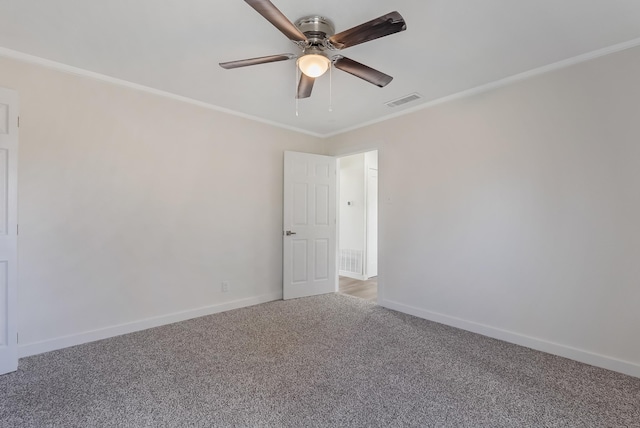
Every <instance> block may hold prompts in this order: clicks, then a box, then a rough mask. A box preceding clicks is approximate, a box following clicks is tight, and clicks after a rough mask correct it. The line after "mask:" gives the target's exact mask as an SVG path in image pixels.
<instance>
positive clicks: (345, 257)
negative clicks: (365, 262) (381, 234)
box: [340, 250, 363, 275]
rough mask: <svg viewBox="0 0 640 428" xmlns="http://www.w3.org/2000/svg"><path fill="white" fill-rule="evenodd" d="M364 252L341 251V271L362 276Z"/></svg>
mask: <svg viewBox="0 0 640 428" xmlns="http://www.w3.org/2000/svg"><path fill="white" fill-rule="evenodd" d="M362 256H363V254H362V250H340V270H341V271H343V272H348V273H353V274H357V275H362V273H363V272H362V258H363V257H362Z"/></svg>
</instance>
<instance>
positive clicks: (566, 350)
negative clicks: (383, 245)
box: [378, 299, 640, 378]
mask: <svg viewBox="0 0 640 428" xmlns="http://www.w3.org/2000/svg"><path fill="white" fill-rule="evenodd" d="M378 304H379V305H380V306H384V307H385V308H388V309H393V310H395V311H398V312H403V313H406V314H409V315H414V316H416V317H419V318H424V319H426V320H429V321H434V322H437V323H440V324H445V325H449V326H452V327H456V328H460V329H462V330H467V331H471V332H473V333H478V334H482V335H483V336H488V337H492V338H494V339H499V340H503V341H505V342H509V343H514V344H516V345H521V346H526V347H527V348H531V349H535V350H537V351H542V352H546V353H549V354H553V355H558V356H560V357H564V358H569V359H571V360H575V361H579V362H581V363H585V364H590V365H592V366H596V367H601V368H604V369H608V370H613V371H615V372H619V373H624V374H626V375H629V376H634V377H638V378H640V365H639V364H636V363H632V362H629V361H623V360H619V359H616V358H613V357H608V356H606V355H600V354H595V353H593V352H589V351H585V350H583V349H577V348H573V347H571V346H567V345H562V344H559V343H554V342H549V341H546V340H543V339H538V338H535V337H530V336H526V335H523V334H520V333H515V332H512V331H508V330H502V329H499V328H495V327H491V326H488V325H484V324H479V323H476V322H473V321H467V320H464V319H461V318H456V317H452V316H449V315H444V314H439V313H437V312H432V311H429V310H426V309H420V308H416V307H413V306H409V305H405V304H402V303H398V302H394V301H392V300H387V299H384V300H380V301H379V302H378Z"/></svg>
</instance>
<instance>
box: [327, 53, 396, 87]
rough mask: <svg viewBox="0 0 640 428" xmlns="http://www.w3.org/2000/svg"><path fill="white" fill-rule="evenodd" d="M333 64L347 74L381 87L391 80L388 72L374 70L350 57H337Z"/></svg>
mask: <svg viewBox="0 0 640 428" xmlns="http://www.w3.org/2000/svg"><path fill="white" fill-rule="evenodd" d="M333 65H334V66H335V67H336V68H337V69H339V70H342V71H346V72H347V73H349V74H353V75H354V76H356V77H359V78H361V79H363V80H366V81H367V82H369V83H373V84H374V85H376V86H378V87H380V88H382V87H384V86H387V85H388V84H389V82H391V81H392V80H393V77H391V76H389V75H388V74H384V73H383V72H381V71H378V70H375V69H373V68H371V67H367V66H366V65H364V64H360V63H359V62H356V61H354V60H352V59H349V58H345V57H343V56H340V57H338V59H336V60H334V61H333Z"/></svg>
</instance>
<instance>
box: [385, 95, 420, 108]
mask: <svg viewBox="0 0 640 428" xmlns="http://www.w3.org/2000/svg"><path fill="white" fill-rule="evenodd" d="M420 98H422V95H420V94H419V93H417V92H414V93H413V94H409V95H405V96H404V97H401V98H397V99H395V100H391V101H387V102H386V103H385V104H386V105H387V107H398V106H401V105H403V104H406V103H410V102H411V101H415V100H419V99H420Z"/></svg>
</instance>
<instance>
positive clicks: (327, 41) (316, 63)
mask: <svg viewBox="0 0 640 428" xmlns="http://www.w3.org/2000/svg"><path fill="white" fill-rule="evenodd" d="M245 2H247V3H248V4H249V6H251V7H252V8H254V9H255V10H256V11H257V12H258V13H259V14H260V15H262V16H263V17H264V18H265V19H266V20H267V21H269V22H270V23H271V24H273V26H275V27H276V28H277V29H278V30H280V31H281V32H282V33H283V34H284V35H285V36H287V37H288V38H289V40H291V41H292V42H293V43H295V44H296V45H297V46H298V48H300V49H301V50H302V54H300V55H296V54H292V53H285V54H279V55H269V56H263V57H258V58H249V59H241V60H238V61H229V62H221V63H220V67H222V68H225V69H232V68H238V67H246V66H250V65H257V64H265V63H269V62H277V61H286V60H290V59H297V65H298V68H299V69H300V71H301V72H302V73H301V74H300V82H299V83H298V91H297V95H296V98H308V97H309V96H310V95H311V91H312V89H313V84H314V82H315V80H316V77H320V76H322V75H323V74H324V73H325V72H326V71H327V70H328V69H329V67H331V65H332V64H333V66H334V67H335V68H337V69H339V70H342V71H346V72H347V73H350V74H352V75H354V76H356V77H359V78H361V79H364V80H366V81H367V82H369V83H372V84H374V85H376V86H378V87H380V88H382V87H384V86H386V85H388V84H389V82H391V80H393V77H391V76H389V75H388V74H385V73H382V72H381V71H378V70H375V69H373V68H371V67H368V66H366V65H364V64H360V63H359V62H356V61H354V60H352V59H349V58H347V57H345V56H342V55H333V56H331V54H332V53H333V52H334V51H338V50H342V49H346V48H349V47H351V46H355V45H359V44H360V43H364V42H368V41H371V40H374V39H378V38H380V37H385V36H389V35H391V34H394V33H398V32H400V31H404V30H406V29H407V25H406V23H405V22H404V19H403V18H402V16H401V15H400V14H399V13H398V12H390V13H388V14H386V15H383V16H381V17H379V18H376V19H373V20H371V21H368V22H365V23H364V24H360V25H358V26H356V27H353V28H350V29H348V30H345V31H343V32H341V33H338V34H335V29H334V26H333V23H332V22H331V21H330V20H329V19H327V18H325V17H323V16H318V15H312V16H305V17H303V18H300V19H299V20H297V21H296V23H295V24H293V23H292V22H291V21H289V19H287V17H286V16H285V15H284V14H283V13H282V12H280V10H279V9H278V8H277V7H275V5H274V4H273V3H271V2H270V1H269V0H245ZM330 56H331V57H330Z"/></svg>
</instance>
